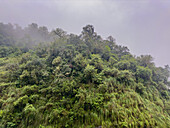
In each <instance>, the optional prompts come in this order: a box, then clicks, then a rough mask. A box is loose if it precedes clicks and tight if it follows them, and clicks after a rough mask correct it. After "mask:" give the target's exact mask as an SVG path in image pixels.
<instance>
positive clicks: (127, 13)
mask: <svg viewBox="0 0 170 128" xmlns="http://www.w3.org/2000/svg"><path fill="white" fill-rule="evenodd" d="M0 22H3V23H9V22H10V23H12V24H14V23H17V24H19V25H21V26H23V27H24V26H27V25H28V24H31V23H32V22H34V23H37V24H38V25H39V26H42V25H44V26H47V27H48V28H49V29H50V30H51V29H55V28H62V29H63V30H65V31H67V32H68V33H75V34H80V33H81V31H82V27H84V26H85V25H87V24H92V25H93V26H94V27H95V31H96V32H97V33H98V34H99V35H101V36H102V37H103V38H105V37H108V36H109V35H112V36H113V37H114V38H115V39H116V41H117V44H120V45H124V46H128V48H129V49H130V51H131V53H132V54H135V55H141V54H144V55H145V54H150V55H152V56H153V57H154V61H155V63H156V65H157V66H164V65H166V64H169V65H170V57H169V55H170V50H169V49H170V48H169V47H170V0H0Z"/></svg>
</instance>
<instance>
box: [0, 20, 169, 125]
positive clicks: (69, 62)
mask: <svg viewBox="0 0 170 128" xmlns="http://www.w3.org/2000/svg"><path fill="white" fill-rule="evenodd" d="M169 75H170V67H169V66H168V65H165V66H164V67H156V66H155V64H154V62H153V57H152V56H151V55H141V56H137V57H136V56H134V55H132V54H131V53H130V51H129V49H128V48H127V47H125V46H121V45H118V44H117V43H116V41H115V39H114V38H113V37H112V36H109V37H108V38H107V39H103V38H102V37H101V36H100V35H98V34H97V32H95V30H94V27H93V26H92V25H86V26H85V27H83V29H82V32H81V34H80V35H76V34H68V33H67V32H66V31H64V30H62V29H61V28H56V29H53V30H52V31H49V30H48V28H47V27H45V26H38V25H37V24H36V23H32V24H30V25H28V26H27V27H25V28H22V27H20V26H19V25H12V24H4V23H0V126H1V127H4V128H18V127H19V128H22V127H27V128H33V127H35V128H45V127H49V128H53V127H56V128H65V127H68V128H72V127H74V128H80V127H82V128H87V127H94V128H95V127H102V128H110V127H122V128H131V127H132V128H133V127H141V128H146V127H155V128H156V127H158V128H160V127H169V126H170V82H169V81H168V78H169Z"/></svg>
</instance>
